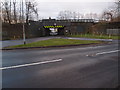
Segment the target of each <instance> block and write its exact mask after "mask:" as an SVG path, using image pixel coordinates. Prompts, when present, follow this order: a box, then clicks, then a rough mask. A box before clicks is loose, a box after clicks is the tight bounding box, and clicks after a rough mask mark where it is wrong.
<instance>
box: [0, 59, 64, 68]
mask: <svg viewBox="0 0 120 90" xmlns="http://www.w3.org/2000/svg"><path fill="white" fill-rule="evenodd" d="M60 61H62V59H56V60H51V61H43V62H36V63H30V64H22V65H16V66H9V67H2V68H0V70H5V69H12V68H20V67H27V66H33V65H39V64H46V63H53V62H60Z"/></svg>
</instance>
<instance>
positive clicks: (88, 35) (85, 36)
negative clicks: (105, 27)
mask: <svg viewBox="0 0 120 90" xmlns="http://www.w3.org/2000/svg"><path fill="white" fill-rule="evenodd" d="M68 37H82V38H95V39H120V36H108V35H92V34H81V35H68Z"/></svg>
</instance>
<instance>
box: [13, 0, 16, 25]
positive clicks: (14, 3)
mask: <svg viewBox="0 0 120 90" xmlns="http://www.w3.org/2000/svg"><path fill="white" fill-rule="evenodd" d="M13 8H14V10H13V13H14V23H17V15H16V0H13Z"/></svg>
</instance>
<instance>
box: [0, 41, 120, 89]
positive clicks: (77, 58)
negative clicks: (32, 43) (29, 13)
mask: <svg viewBox="0 0 120 90" xmlns="http://www.w3.org/2000/svg"><path fill="white" fill-rule="evenodd" d="M118 53H119V50H118V44H116V43H112V44H109V45H101V46H86V47H80V46H77V47H64V48H48V49H24V50H8V51H3V59H2V60H3V62H2V65H3V67H2V68H0V70H2V81H3V82H2V86H3V88H115V87H117V86H118Z"/></svg>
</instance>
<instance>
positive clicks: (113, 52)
mask: <svg viewBox="0 0 120 90" xmlns="http://www.w3.org/2000/svg"><path fill="white" fill-rule="evenodd" d="M119 51H120V50H115V51H109V52H101V53H96V55H102V54H107V53H114V52H119Z"/></svg>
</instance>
